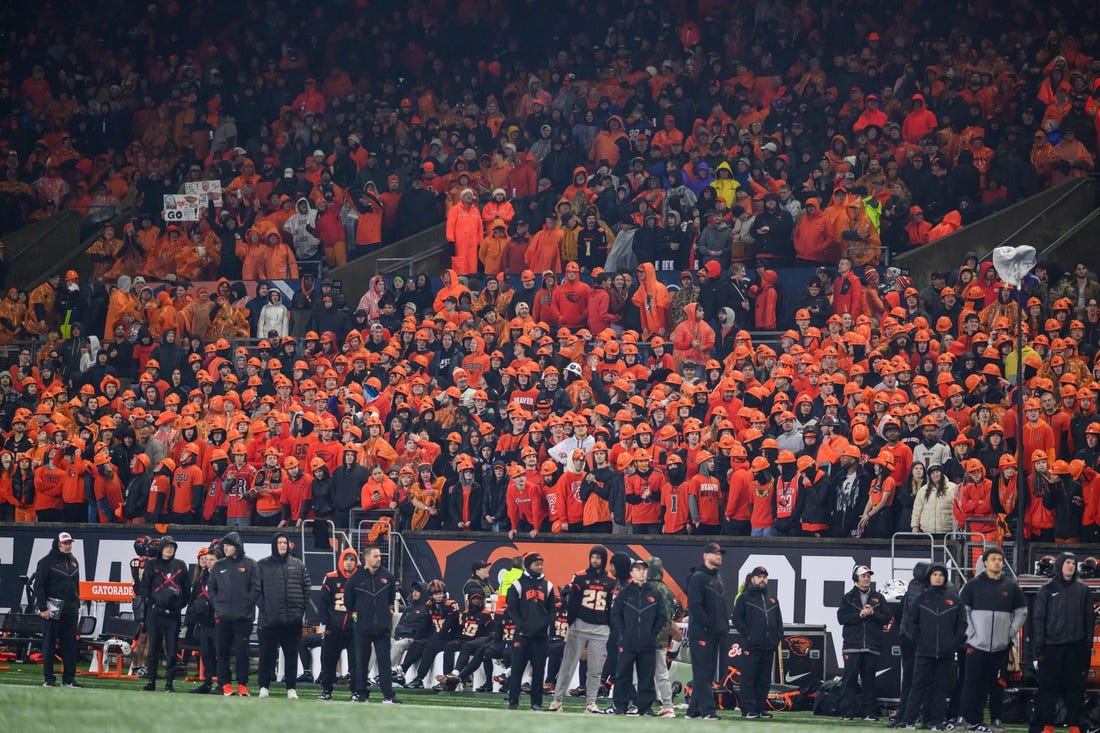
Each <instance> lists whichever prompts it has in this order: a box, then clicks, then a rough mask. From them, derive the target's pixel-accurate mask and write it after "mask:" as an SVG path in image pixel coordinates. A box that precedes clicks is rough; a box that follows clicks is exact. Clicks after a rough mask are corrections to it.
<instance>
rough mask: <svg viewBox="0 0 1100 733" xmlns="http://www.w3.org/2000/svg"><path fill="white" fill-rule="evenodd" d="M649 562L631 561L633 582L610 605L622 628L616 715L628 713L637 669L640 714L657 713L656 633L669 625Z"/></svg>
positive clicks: (616, 687) (612, 614) (616, 682)
mask: <svg viewBox="0 0 1100 733" xmlns="http://www.w3.org/2000/svg"><path fill="white" fill-rule="evenodd" d="M648 577H649V566H647V565H646V564H645V561H644V560H635V561H634V562H633V563H631V565H630V580H631V582H630V583H629V584H628V585H627V586H626V587H624V588H623V589H622V590H621V591H619V595H618V596H617V597H616V598H615V604H614V605H613V606H612V607H611V617H612V623H613V624H615V628H617V629H619V630H620V634H619V658H618V662H617V664H616V668H615V688H614V690H615V697H614V700H615V707H614V711H615V714H616V715H626V708H627V705H628V704H629V700H630V698H631V695H632V693H633V692H634V685H633V679H634V672H635V670H637V673H638V696H637V705H638V714H639V715H656V713H654V712H653V703H654V702H655V701H656V700H657V685H656V679H655V677H654V674H655V673H656V669H657V666H656V665H657V657H656V656H655V655H654V654H653V651H654V650H655V649H656V648H657V635H658V634H660V633H661V632H662V631H664V630H665V629H666V628H668V614H667V613H666V612H665V604H664V600H663V599H662V598H661V594H660V593H659V592H658V591H657V589H656V588H655V587H653V585H652V584H651V583H649V581H648Z"/></svg>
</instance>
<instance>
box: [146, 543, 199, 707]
mask: <svg viewBox="0 0 1100 733" xmlns="http://www.w3.org/2000/svg"><path fill="white" fill-rule="evenodd" d="M178 547H179V546H178V545H177V544H176V541H175V540H174V539H172V537H171V536H170V535H169V536H166V537H164V538H163V539H162V540H161V541H160V553H159V554H158V555H157V556H156V557H154V558H151V559H150V560H149V561H148V562H146V563H145V570H144V572H142V574H141V588H140V595H141V598H142V601H143V602H144V604H145V609H146V613H145V624H146V626H147V628H148V630H149V658H148V663H147V665H146V666H147V668H148V670H149V681H148V682H146V683H145V687H144V688H142V689H144V690H145V691H146V692H153V691H154V690H156V689H157V668H158V667H159V666H160V655H161V652H162V651H163V653H164V690H165V692H173V689H172V681H173V680H174V679H175V678H176V662H177V658H176V644H177V642H179V637H180V612H181V611H182V610H183V607H184V606H186V605H187V603H188V601H189V600H190V596H191V584H190V583H189V580H190V578H189V577H188V575H187V566H186V565H185V564H184V563H183V560H180V559H179V558H178V557H176V550H177V549H178Z"/></svg>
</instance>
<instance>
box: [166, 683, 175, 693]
mask: <svg viewBox="0 0 1100 733" xmlns="http://www.w3.org/2000/svg"><path fill="white" fill-rule="evenodd" d="M164 691H165V692H175V691H176V688H175V687H173V686H172V683H171V682H169V683H168V684H166V685H165V686H164Z"/></svg>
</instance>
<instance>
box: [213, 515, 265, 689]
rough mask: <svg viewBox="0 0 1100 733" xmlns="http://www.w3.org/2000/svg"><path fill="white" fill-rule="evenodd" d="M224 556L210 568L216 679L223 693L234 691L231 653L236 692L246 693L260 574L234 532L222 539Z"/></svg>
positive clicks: (239, 537) (238, 536)
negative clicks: (234, 670) (235, 676)
mask: <svg viewBox="0 0 1100 733" xmlns="http://www.w3.org/2000/svg"><path fill="white" fill-rule="evenodd" d="M222 549H223V551H224V552H225V557H223V558H222V559H221V560H218V561H217V562H216V563H214V569H213V570H212V571H211V572H210V600H211V602H212V603H213V604H214V643H215V647H216V648H217V652H218V682H219V683H220V684H221V686H222V694H223V695H225V696H227V697H228V696H229V695H232V694H234V689H233V684H232V679H233V678H232V676H230V674H229V660H230V658H231V657H230V655H231V654H232V655H233V657H232V658H233V659H234V660H235V662H234V667H235V669H236V672H237V689H236V691H235V692H236V694H238V695H240V696H241V697H248V696H249V693H248V637H249V635H250V634H251V633H252V619H253V617H254V616H255V615H256V600H257V599H258V598H259V597H260V574H259V570H258V569H257V568H256V563H255V561H253V560H252V558H250V557H245V554H244V543H243V542H241V536H240V535H239V534H237V533H236V532H230V533H229V534H227V535H226V536H225V537H224V538H223V539H222Z"/></svg>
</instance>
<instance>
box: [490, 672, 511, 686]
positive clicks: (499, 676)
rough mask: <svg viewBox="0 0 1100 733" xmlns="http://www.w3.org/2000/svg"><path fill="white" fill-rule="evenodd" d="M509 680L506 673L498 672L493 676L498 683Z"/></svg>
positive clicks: (501, 683)
mask: <svg viewBox="0 0 1100 733" xmlns="http://www.w3.org/2000/svg"><path fill="white" fill-rule="evenodd" d="M507 681H508V678H507V677H506V676H505V675H502V674H498V675H494V676H493V682H496V683H497V684H498V685H503V684H504V683H506V682H507Z"/></svg>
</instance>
